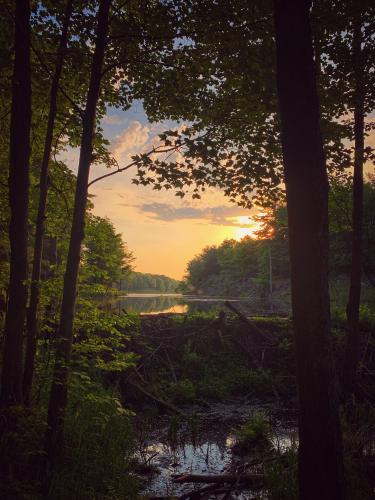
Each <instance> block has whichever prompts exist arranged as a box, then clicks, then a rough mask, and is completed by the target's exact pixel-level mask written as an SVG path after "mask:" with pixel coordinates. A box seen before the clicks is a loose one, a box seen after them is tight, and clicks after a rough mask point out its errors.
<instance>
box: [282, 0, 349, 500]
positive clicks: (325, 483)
mask: <svg viewBox="0 0 375 500" xmlns="http://www.w3.org/2000/svg"><path fill="white" fill-rule="evenodd" d="M309 8H310V2H308V1H305V0H275V28H276V51H277V86H278V96H279V106H280V114H281V131H282V148H283V163H284V174H285V184H286V191H287V206H288V224H289V248H290V261H291V290H292V308H293V327H294V335H295V344H296V359H297V380H298V391H299V495H300V498H301V500H302V499H303V500H313V499H314V500H316V499H317V498H319V499H320V500H332V499H333V498H335V499H336V500H340V499H342V498H343V497H344V493H343V489H344V488H343V464H342V446H341V431H340V422H339V414H338V394H337V385H336V377H335V373H334V366H333V360H332V352H331V338H330V307H329V290H328V178H327V171H326V165H325V159H324V152H323V144H322V139H321V134H320V124H319V121H320V117H319V102H318V96H317V90H316V82H315V74H314V60H313V49H312V35H311V26H310V18H309Z"/></svg>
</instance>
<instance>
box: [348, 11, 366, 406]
mask: <svg viewBox="0 0 375 500" xmlns="http://www.w3.org/2000/svg"><path fill="white" fill-rule="evenodd" d="M359 9H360V7H359V6H358V5H356V6H354V19H353V68H354V81H355V89H354V173H353V208H352V259H351V271H350V290H349V301H348V304H347V308H346V314H347V320H348V338H347V343H346V351H345V360H344V372H343V395H344V399H347V398H348V397H349V396H350V395H351V394H352V393H353V392H354V391H355V386H356V378H357V370H358V362H359V306H360V302H361V279H362V232H363V162H364V97H365V96H364V82H363V56H362V48H361V44H362V32H361V27H362V26H361V13H360V10H359Z"/></svg>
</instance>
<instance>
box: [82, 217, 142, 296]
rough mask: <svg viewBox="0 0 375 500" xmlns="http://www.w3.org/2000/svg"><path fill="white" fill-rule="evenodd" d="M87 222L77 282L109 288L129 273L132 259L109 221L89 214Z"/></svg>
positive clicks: (119, 235)
mask: <svg viewBox="0 0 375 500" xmlns="http://www.w3.org/2000/svg"><path fill="white" fill-rule="evenodd" d="M87 219H88V220H87V221H86V231H85V240H84V250H83V252H82V271H83V272H82V275H83V276H82V277H81V279H82V280H83V281H84V282H87V283H90V284H102V285H104V286H107V287H109V286H111V285H112V284H113V283H116V282H118V281H119V280H120V278H121V277H123V276H126V274H128V273H129V272H130V270H131V262H132V261H133V260H134V258H133V255H132V253H131V252H129V251H128V250H127V248H126V245H125V244H124V242H123V241H122V237H121V234H117V233H116V232H115V228H114V226H113V224H112V222H111V221H110V220H109V219H106V218H102V217H98V216H94V215H92V214H89V216H88V218H87Z"/></svg>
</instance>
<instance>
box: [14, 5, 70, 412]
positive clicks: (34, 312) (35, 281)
mask: <svg viewBox="0 0 375 500" xmlns="http://www.w3.org/2000/svg"><path fill="white" fill-rule="evenodd" d="M72 4H73V0H68V1H67V3H66V8H65V14H64V22H63V27H62V32H61V38H60V44H59V48H58V52H57V58H56V67H55V74H54V76H53V79H52V83H51V91H50V107H49V114H48V122H47V130H46V137H45V142H44V152H43V159H42V164H41V168H40V176H39V186H40V187H39V204H38V214H37V219H36V228H35V242H34V257H33V269H32V277H31V285H30V303H29V308H28V311H27V342H26V355H25V366H24V372H23V397H24V402H25V404H26V405H29V404H30V398H31V389H32V383H33V376H34V361H35V353H36V344H37V341H36V336H37V322H38V320H37V318H38V304H39V282H40V274H41V267H42V254H43V237H44V221H45V217H46V206H47V195H48V165H49V160H50V156H51V150H52V141H53V131H54V126H55V119H56V113H57V95H58V90H59V81H60V77H61V72H62V68H63V63H64V56H65V50H66V46H67V41H68V29H69V23H70V18H71V15H72Z"/></svg>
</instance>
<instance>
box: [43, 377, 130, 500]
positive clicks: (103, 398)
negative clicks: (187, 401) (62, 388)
mask: <svg viewBox="0 0 375 500" xmlns="http://www.w3.org/2000/svg"><path fill="white" fill-rule="evenodd" d="M130 416H131V414H130V412H128V411H127V410H125V409H124V408H123V407H122V405H121V403H120V401H119V400H118V399H117V397H116V395H115V394H113V393H110V392H108V391H107V390H105V389H104V388H103V386H102V385H101V384H99V383H94V382H92V381H91V380H90V379H89V377H87V376H86V375H82V374H81V375H79V374H75V375H74V376H73V377H72V381H71V393H70V400H69V407H68V412H67V416H66V422H65V443H66V451H65V455H64V462H63V463H62V464H60V465H59V467H57V468H56V470H55V472H54V474H53V477H52V480H51V484H50V494H49V498H51V499H54V500H55V499H56V500H59V499H61V500H63V499H66V498H72V499H75V498H77V499H82V500H83V499H90V500H91V499H100V500H105V499H116V498H136V496H137V482H136V481H135V479H134V478H132V477H131V476H130V473H129V463H130V460H131V457H132V454H133V451H134V442H133V433H132V427H131V422H130Z"/></svg>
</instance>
